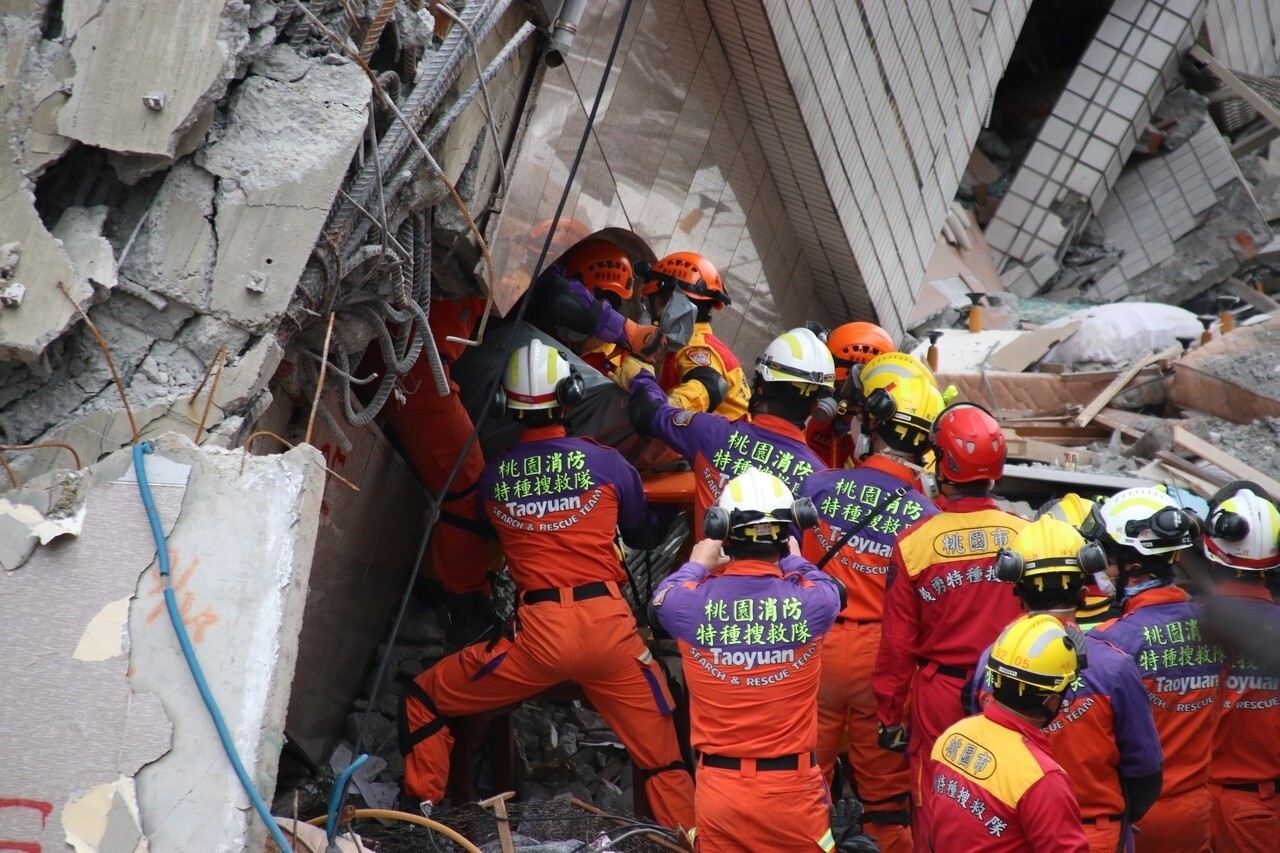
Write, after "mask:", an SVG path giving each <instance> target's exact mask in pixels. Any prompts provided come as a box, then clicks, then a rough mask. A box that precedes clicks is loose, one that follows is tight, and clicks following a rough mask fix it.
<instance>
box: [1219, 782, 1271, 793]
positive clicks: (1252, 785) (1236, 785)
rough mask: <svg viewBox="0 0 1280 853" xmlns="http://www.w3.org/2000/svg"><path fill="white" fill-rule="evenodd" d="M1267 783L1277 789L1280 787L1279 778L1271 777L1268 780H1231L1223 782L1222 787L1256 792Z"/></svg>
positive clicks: (1230, 789)
mask: <svg viewBox="0 0 1280 853" xmlns="http://www.w3.org/2000/svg"><path fill="white" fill-rule="evenodd" d="M1269 785H1275V786H1276V788H1277V789H1280V779H1272V780H1271V781H1269V782H1231V783H1224V784H1223V786H1222V787H1224V788H1226V789H1227V790H1229V791H1250V792H1252V793H1254V794H1257V793H1259V792H1260V791H1261V790H1262V789H1263V788H1265V787H1267V786H1269Z"/></svg>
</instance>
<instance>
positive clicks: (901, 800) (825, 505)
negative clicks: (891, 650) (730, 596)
mask: <svg viewBox="0 0 1280 853" xmlns="http://www.w3.org/2000/svg"><path fill="white" fill-rule="evenodd" d="M810 446H812V445H810ZM914 476H915V473H914V472H913V471H912V470H911V469H910V468H907V467H906V466H903V465H899V464H898V463H896V462H894V461H893V460H892V459H890V458H888V457H886V456H884V455H882V454H874V455H872V456H869V457H868V458H867V459H866V461H865V462H864V463H863V464H862V465H861V466H860V467H858V468H856V469H849V468H841V469H839V470H834V471H819V472H816V473H813V474H810V475H809V477H808V478H807V479H806V480H805V481H804V483H803V484H801V486H800V489H799V491H798V492H797V493H796V496H797V497H807V498H809V499H810V500H812V501H813V504H814V506H815V507H816V508H817V510H818V526H817V527H816V528H812V529H807V530H805V531H803V536H802V539H801V547H802V549H803V554H804V556H805V558H806V559H808V560H809V561H810V562H813V563H815V564H816V563H818V562H819V561H820V560H822V558H823V557H824V556H825V555H826V553H827V551H828V550H829V549H831V548H832V547H834V546H835V544H836V543H838V542H839V541H840V540H841V538H842V537H843V536H844V535H845V533H846V531H848V530H849V529H850V528H854V527H859V526H861V529H860V530H858V532H856V533H854V534H853V536H852V537H851V538H850V539H849V541H848V543H846V544H845V545H844V547H843V548H841V549H840V551H839V552H837V553H836V555H835V556H833V557H832V558H831V559H830V560H829V561H828V562H827V563H826V564H825V566H824V569H825V570H826V571H827V573H828V574H830V575H832V576H833V577H835V578H836V579H838V580H839V581H840V582H841V583H843V584H844V586H845V589H846V590H847V599H846V604H845V606H844V609H843V610H841V611H840V615H839V616H838V617H837V618H836V624H835V625H834V626H832V628H831V633H830V634H828V635H827V639H826V643H825V644H824V645H823V648H822V684H821V687H820V688H819V690H818V763H819V764H821V765H822V772H823V774H824V775H825V776H826V778H827V779H830V778H831V774H832V769H833V767H834V765H835V760H836V753H837V752H838V750H839V746H840V742H841V739H842V737H843V736H844V735H845V734H846V732H847V733H848V742H849V753H848V761H849V772H850V776H851V781H852V782H853V785H854V788H855V791H856V793H857V796H858V799H859V800H861V801H862V803H863V805H864V806H865V807H866V821H867V823H869V824H870V829H869V830H868V831H869V832H870V833H871V834H872V835H874V836H875V837H876V841H877V842H878V843H879V845H880V849H881V850H882V851H884V852H885V853H898V851H906V850H910V849H911V831H910V829H909V828H908V827H909V824H910V798H911V774H910V771H909V769H908V765H907V757H906V756H905V755H903V754H901V753H898V752H892V751H890V750H887V749H881V748H880V746H879V743H878V734H877V720H876V699H875V696H874V694H873V693H872V692H871V670H872V666H873V665H874V664H875V660H876V654H877V653H878V651H879V649H880V630H881V619H882V617H883V614H884V588H885V577H886V575H887V574H888V572H889V556H890V554H891V553H892V551H893V543H894V541H895V540H896V539H897V537H898V534H899V533H900V532H901V531H903V530H906V529H907V528H908V527H910V526H911V525H913V524H915V523H916V522H917V521H921V520H922V519H925V518H929V517H930V516H934V515H937V514H938V508H937V507H936V506H934V504H933V501H931V500H929V499H928V498H926V497H925V496H924V495H922V494H920V493H919V492H917V491H916V490H915V489H913V488H912V487H911V480H912V479H913V477H914Z"/></svg>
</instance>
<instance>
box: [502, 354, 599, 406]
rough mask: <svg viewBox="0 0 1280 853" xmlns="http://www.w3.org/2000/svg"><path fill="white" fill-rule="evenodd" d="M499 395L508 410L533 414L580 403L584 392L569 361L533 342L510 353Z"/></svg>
mask: <svg viewBox="0 0 1280 853" xmlns="http://www.w3.org/2000/svg"><path fill="white" fill-rule="evenodd" d="M502 391H503V394H504V395H505V396H506V398H507V406H508V407H509V408H512V409H517V410H520V411H535V410H538V409H554V408H556V407H557V406H571V405H573V404H574V403H578V402H581V400H582V395H583V391H584V388H583V380H582V376H581V374H579V373H578V371H577V370H575V369H574V367H573V365H572V364H570V363H569V360H568V359H567V358H565V357H564V356H563V355H562V354H561V353H560V352H559V351H557V350H555V349H552V348H551V347H549V346H547V345H546V344H544V343H543V342H542V341H540V340H537V339H536V338H535V339H534V340H532V341H529V343H527V344H525V345H524V346H522V347H520V348H519V349H517V350H516V351H515V352H513V353H511V358H510V359H508V361H507V370H506V372H505V373H504V374H503V376H502Z"/></svg>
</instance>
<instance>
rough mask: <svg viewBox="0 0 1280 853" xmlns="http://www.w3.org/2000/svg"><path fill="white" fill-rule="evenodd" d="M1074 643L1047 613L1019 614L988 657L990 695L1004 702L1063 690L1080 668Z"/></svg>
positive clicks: (1057, 622)
mask: <svg viewBox="0 0 1280 853" xmlns="http://www.w3.org/2000/svg"><path fill="white" fill-rule="evenodd" d="M1076 642H1077V641H1075V640H1073V639H1072V638H1071V637H1070V636H1069V635H1068V634H1067V629H1066V628H1064V627H1063V625H1062V623H1061V622H1059V621H1058V620H1057V619H1054V618H1053V617H1052V616H1050V615H1048V614H1047V613H1041V614H1039V615H1037V616H1020V617H1018V618H1017V619H1015V620H1014V621H1013V622H1011V623H1009V626H1008V627H1007V628H1005V629H1004V631H1003V632H1002V633H1001V634H1000V637H999V639H997V640H996V643H995V645H994V646H992V647H991V656H990V657H989V658H988V659H987V674H988V676H989V677H990V680H991V686H992V691H993V695H995V697H996V698H997V699H999V700H1000V701H1001V702H1005V700H1006V699H1014V700H1018V699H1023V698H1034V697H1036V696H1039V697H1040V698H1043V697H1044V695H1045V694H1046V693H1058V694H1061V693H1063V692H1064V691H1066V689H1067V687H1068V686H1070V684H1071V682H1072V681H1073V680H1074V679H1075V677H1076V675H1077V674H1078V673H1079V671H1080V662H1079V659H1078V657H1077V654H1078V652H1077V648H1076ZM1005 703H1006V704H1009V703H1007V702H1005ZM1014 704H1015V707H1016V705H1017V704H1018V703H1017V702H1016V701H1015V702H1014Z"/></svg>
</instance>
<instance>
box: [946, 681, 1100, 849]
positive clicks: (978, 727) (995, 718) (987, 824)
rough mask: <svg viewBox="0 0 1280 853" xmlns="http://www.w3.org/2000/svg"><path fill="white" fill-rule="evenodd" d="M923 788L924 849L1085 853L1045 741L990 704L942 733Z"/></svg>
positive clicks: (1068, 794)
mask: <svg viewBox="0 0 1280 853" xmlns="http://www.w3.org/2000/svg"><path fill="white" fill-rule="evenodd" d="M926 786H927V787H926V795H925V796H926V802H925V808H926V809H927V810H928V811H929V815H930V817H929V830H930V835H931V838H929V839H926V840H925V841H926V844H929V843H931V844H932V848H931V849H934V850H964V851H974V850H983V851H1015V850H1016V851H1024V850H1053V851H1055V853H1058V852H1059V851H1061V853H1088V850H1089V841H1088V839H1087V838H1086V836H1085V834H1084V829H1083V827H1082V826H1081V819H1080V807H1079V805H1077V803H1076V797H1075V794H1074V793H1073V792H1072V789H1071V782H1070V780H1069V779H1068V778H1067V774H1066V773H1065V772H1063V770H1062V768H1061V767H1060V766H1058V763H1057V762H1056V761H1054V760H1053V756H1052V755H1051V753H1050V748H1049V738H1048V736H1047V735H1045V733H1044V732H1042V731H1040V730H1039V729H1038V728H1036V726H1035V724H1034V723H1032V722H1031V721H1029V720H1026V719H1023V718H1022V717H1019V716H1018V715H1016V714H1013V713H1011V712H1010V711H1008V710H1006V709H1005V708H1003V707H1002V706H1000V705H997V704H995V703H994V702H993V703H991V704H989V705H987V706H986V707H985V708H983V709H982V713H981V714H979V715H977V716H973V717H966V718H965V719H963V720H961V721H960V722H958V723H956V724H955V725H953V726H951V728H949V729H947V730H946V731H945V732H943V733H942V737H940V738H938V740H937V741H936V742H935V743H934V745H933V753H932V754H931V756H930V761H929V768H928V772H927V775H926Z"/></svg>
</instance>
